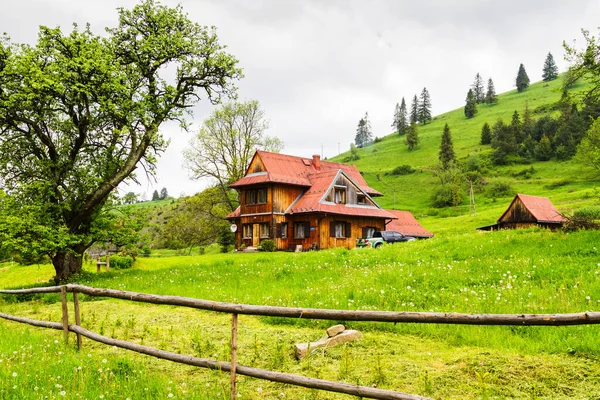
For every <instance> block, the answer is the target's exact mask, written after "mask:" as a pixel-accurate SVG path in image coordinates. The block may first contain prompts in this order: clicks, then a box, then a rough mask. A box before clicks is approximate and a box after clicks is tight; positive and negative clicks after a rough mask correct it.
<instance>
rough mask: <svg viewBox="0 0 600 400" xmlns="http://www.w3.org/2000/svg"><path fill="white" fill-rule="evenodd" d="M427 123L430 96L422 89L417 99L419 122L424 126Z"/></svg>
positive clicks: (428, 119) (425, 89)
mask: <svg viewBox="0 0 600 400" xmlns="http://www.w3.org/2000/svg"><path fill="white" fill-rule="evenodd" d="M429 121H431V96H429V92H428V91H427V88H425V87H424V88H423V91H422V92H421V97H420V98H419V122H421V123H422V124H423V125H425V124H426V123H427V122H429Z"/></svg>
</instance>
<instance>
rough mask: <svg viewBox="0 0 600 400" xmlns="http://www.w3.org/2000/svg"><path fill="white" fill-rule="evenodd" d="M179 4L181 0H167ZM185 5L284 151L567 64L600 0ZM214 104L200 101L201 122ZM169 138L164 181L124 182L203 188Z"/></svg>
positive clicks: (21, 4) (111, 10)
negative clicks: (549, 63) (476, 82)
mask: <svg viewBox="0 0 600 400" xmlns="http://www.w3.org/2000/svg"><path fill="white" fill-rule="evenodd" d="M163 3H164V4H168V5H176V4H177V3H178V2H177V1H170V0H164V1H163ZM134 4H135V1H131V0H102V1H101V0H51V1H50V0H18V1H16V0H0V6H1V8H0V31H4V32H6V33H8V34H9V36H10V37H11V38H12V40H13V41H14V42H26V43H34V42H35V40H36V36H37V31H38V26H39V25H47V26H50V27H55V26H61V27H62V28H63V30H64V31H69V30H70V29H71V23H72V22H77V23H79V24H80V25H81V24H85V23H86V22H89V23H90V24H91V25H92V29H93V30H94V31H95V32H96V33H98V34H104V27H106V26H110V27H112V26H114V25H116V21H117V13H116V10H115V9H116V8H117V7H121V6H122V7H126V8H131V7H132V6H133V5H134ZM181 4H182V5H183V8H184V10H185V11H186V12H187V13H188V14H189V17H190V18H191V19H192V20H194V21H196V22H198V23H200V24H203V25H214V26H216V27H217V28H218V35H219V39H220V42H221V43H222V44H225V45H227V46H228V51H229V52H230V53H232V54H233V55H235V56H236V57H237V59H238V60H239V62H240V63H239V66H240V67H241V68H243V70H244V75H245V78H244V79H243V80H241V81H239V82H238V84H237V86H238V87H239V91H238V95H239V98H240V100H249V99H256V100H258V101H259V102H260V104H261V105H262V108H263V109H264V111H265V113H266V115H267V118H268V119H269V121H270V129H269V131H268V134H269V135H271V136H278V137H279V138H281V139H282V140H283V142H284V144H285V148H284V150H283V152H284V153H286V154H292V155H298V156H305V157H310V156H311V155H312V154H321V152H322V153H323V155H324V156H325V157H332V156H334V155H337V154H338V149H339V150H341V151H346V150H347V149H348V148H349V146H350V143H351V142H352V141H353V140H354V135H355V133H356V126H357V124H358V121H359V119H360V118H361V117H362V116H363V115H364V113H365V112H368V113H369V119H370V121H371V126H372V128H373V133H374V135H375V136H384V135H387V134H389V133H390V132H391V127H390V125H391V123H392V117H393V111H394V107H395V105H396V103H398V102H400V100H401V99H402V97H404V98H405V99H406V102H407V105H409V104H410V100H411V99H412V97H413V96H414V95H415V94H417V95H418V94H420V92H421V90H422V89H423V87H427V89H428V91H429V93H430V95H431V99H432V106H433V107H432V108H433V110H432V111H433V115H437V114H440V113H443V112H446V111H449V110H452V109H455V108H457V107H462V106H464V101H465V97H466V92H467V90H468V89H469V86H470V85H471V84H472V83H473V79H474V77H475V74H476V73H477V72H479V73H480V74H481V76H482V77H483V78H484V80H485V81H487V79H488V78H489V77H491V78H492V79H493V81H494V83H495V86H496V91H497V93H501V92H504V91H507V90H511V89H513V88H514V84H515V78H516V75H517V70H518V67H519V64H520V63H523V64H524V65H525V69H526V70H527V73H528V75H529V78H530V79H531V81H532V82H535V81H538V80H540V79H541V73H542V66H543V63H544V60H545V58H546V55H547V54H548V52H552V54H553V55H554V59H555V61H556V63H557V65H558V67H559V69H560V71H561V72H562V71H564V70H565V69H566V67H567V64H566V62H565V61H564V60H563V56H564V52H563V49H562V42H563V40H566V41H567V42H569V43H571V42H572V41H573V40H574V39H577V41H578V42H579V43H581V42H582V36H581V29H582V28H584V29H588V30H590V31H592V32H593V33H594V34H595V33H597V27H598V21H600V18H599V17H600V1H598V0H596V1H592V0H581V1H577V0H572V1H563V0H543V1H541V0H531V1H524V0H515V1H512V0H505V1H488V0H472V1H452V0H448V1H442V0H440V1H419V2H416V1H401V0H397V1H394V0H381V1H376V0H369V1H367V0H363V1H344V0H339V1H335V0H303V1H300V0H296V1H292V0H290V1H286V0H264V1H261V0H183V1H181ZM211 111H212V107H211V106H210V105H209V104H208V102H204V103H203V104H201V105H200V106H198V107H197V109H196V111H195V115H194V120H193V123H194V125H195V126H199V125H200V124H201V123H202V121H203V120H204V119H205V118H206V117H207V116H208V115H209V114H210V112H211ZM162 130H163V133H164V134H165V136H167V137H169V138H170V139H171V145H170V147H169V149H168V150H167V152H166V153H165V154H164V155H163V156H162V157H161V159H160V161H159V163H158V173H157V182H156V183H155V182H150V183H148V182H146V181H145V180H144V181H143V184H142V185H141V186H137V185H132V186H129V187H123V188H121V190H122V191H134V192H136V193H144V192H145V193H146V197H147V198H149V197H151V194H152V191H153V190H155V189H158V190H159V191H160V189H161V188H162V187H166V188H167V190H168V191H169V194H170V195H173V196H179V195H180V194H182V193H185V194H187V195H190V194H193V193H196V192H198V191H201V190H202V189H203V188H204V187H206V185H207V182H195V181H191V180H189V179H188V175H189V174H188V171H186V170H185V169H184V168H183V166H182V151H183V149H185V148H186V146H187V144H188V141H189V139H190V134H187V133H185V132H182V131H180V129H179V128H178V126H176V125H174V124H173V125H165V126H163V127H162Z"/></svg>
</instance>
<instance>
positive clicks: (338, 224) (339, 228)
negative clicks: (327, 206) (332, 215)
mask: <svg viewBox="0 0 600 400" xmlns="http://www.w3.org/2000/svg"><path fill="white" fill-rule="evenodd" d="M351 232H352V231H351V226H350V223H349V222H345V221H332V222H331V223H330V224H329V236H331V237H335V238H349V237H350V236H351Z"/></svg>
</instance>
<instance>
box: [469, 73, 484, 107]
mask: <svg viewBox="0 0 600 400" xmlns="http://www.w3.org/2000/svg"><path fill="white" fill-rule="evenodd" d="M472 89H473V94H474V95H475V100H476V101H477V103H483V101H484V100H485V93H484V89H483V79H481V75H479V72H478V73H477V75H475V82H473V86H472Z"/></svg>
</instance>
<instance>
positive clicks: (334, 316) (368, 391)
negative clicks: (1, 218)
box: [0, 284, 600, 400]
mask: <svg viewBox="0 0 600 400" xmlns="http://www.w3.org/2000/svg"><path fill="white" fill-rule="evenodd" d="M69 292H70V293H73V303H74V313H75V324H74V325H72V324H69V315H68V314H69V313H68V306H67V293H69ZM35 293H61V300H62V322H49V321H38V320H33V319H29V318H23V317H17V316H13V315H8V314H4V313H0V318H4V319H7V320H11V321H15V322H20V323H25V324H29V325H33V326H38V327H43V328H50V329H57V330H62V331H63V333H64V340H65V342H66V343H68V340H69V332H74V333H75V334H76V336H77V347H78V348H81V345H82V342H81V338H82V337H83V336H85V337H87V338H88V339H91V340H94V341H97V342H100V343H104V344H107V345H110V346H116V347H120V348H124V349H128V350H131V351H135V352H138V353H141V354H146V355H150V356H153V357H157V358H162V359H165V360H170V361H174V362H177V363H181V364H187V365H193V366H196V367H201V368H208V369H214V370H221V371H226V372H229V373H230V374H231V399H235V396H236V375H237V374H240V375H245V376H250V377H254V378H258V379H264V380H269V381H272V382H280V383H286V384H290V385H295V386H302V387H306V388H311V389H317V390H325V391H330V392H337V393H344V394H349V395H353V396H359V397H366V398H373V399H404V400H417V399H420V400H424V399H427V398H426V397H422V396H418V395H412V394H406V393H400V392H395V391H391V390H383V389H377V388H371V387H365V386H357V385H351V384H347V383H342V382H334V381H327V380H323V379H315V378H307V377H303V376H298V375H292V374H286V373H281V372H274V371H270V370H263V369H258V368H252V367H247V366H243V365H237V326H238V315H239V314H245V315H256V316H271V317H287V318H305V319H324V320H335V321H371V322H394V323H397V322H410V323H428V324H463V325H464V324H466V325H517V326H565V325H589V324H599V323H600V312H583V313H573V314H458V313H432V312H430V313H419V312H393V311H360V310H329V309H316V308H287V307H270V306H256V305H247V304H234V303H224V302H215V301H208V300H200V299H195V298H190V297H179V296H161V295H153V294H146V293H137V292H128V291H122V290H113V289H99V288H92V287H87V286H82V285H77V284H68V285H63V286H52V287H45V288H33V289H21V290H0V294H35ZM79 293H84V294H86V295H88V296H95V297H110V298H115V299H123V300H130V301H137V302H143V303H152V304H164V305H172V306H183V307H190V308H196V309H201V310H208V311H216V312H222V313H229V314H232V323H231V361H230V362H226V361H216V360H209V359H204V358H197V357H192V356H186V355H181V354H176V353H172V352H168V351H164V350H159V349H155V348H152V347H148V346H142V345H139V344H136V343H131V342H127V341H124V340H118V339H113V338H109V337H106V336H102V335H99V334H97V333H95V332H92V331H89V330H87V329H84V328H82V327H81V320H80V315H81V314H80V308H79V298H78V294H79Z"/></svg>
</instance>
